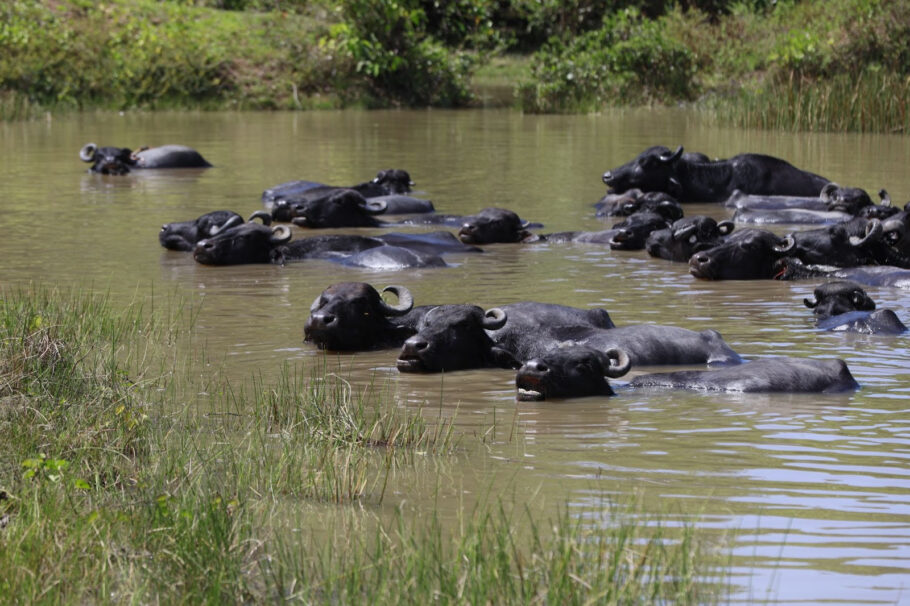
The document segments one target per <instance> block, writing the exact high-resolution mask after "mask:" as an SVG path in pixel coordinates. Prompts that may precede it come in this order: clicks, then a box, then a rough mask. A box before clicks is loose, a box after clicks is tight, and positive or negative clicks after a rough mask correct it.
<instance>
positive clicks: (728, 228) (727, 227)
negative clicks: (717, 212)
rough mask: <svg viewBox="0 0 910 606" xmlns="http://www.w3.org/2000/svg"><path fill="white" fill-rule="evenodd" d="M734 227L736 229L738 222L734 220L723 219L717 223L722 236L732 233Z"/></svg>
mask: <svg viewBox="0 0 910 606" xmlns="http://www.w3.org/2000/svg"><path fill="white" fill-rule="evenodd" d="M734 229H736V223H734V222H733V221H721V222H720V223H718V224H717V231H718V233H720V235H722V236H726V235H728V234H730V233H731V232H732V231H733V230H734Z"/></svg>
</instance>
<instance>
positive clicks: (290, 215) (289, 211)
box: [272, 189, 388, 228]
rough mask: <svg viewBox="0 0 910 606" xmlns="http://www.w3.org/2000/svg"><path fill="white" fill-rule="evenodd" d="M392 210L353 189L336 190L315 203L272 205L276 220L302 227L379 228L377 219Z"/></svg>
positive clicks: (381, 223) (295, 202)
mask: <svg viewBox="0 0 910 606" xmlns="http://www.w3.org/2000/svg"><path fill="white" fill-rule="evenodd" d="M386 210H388V206H387V205H386V203H385V202H382V201H378V200H375V199H373V198H370V199H369V200H368V199H367V198H364V197H363V196H362V195H361V194H359V193H358V192H356V191H354V190H353V189H335V190H333V191H332V193H330V194H328V195H326V196H325V197H322V198H317V199H314V200H302V201H299V200H298V201H290V200H280V201H278V202H276V203H275V204H274V205H273V206H272V218H273V219H275V220H276V221H290V222H292V223H294V225H299V226H300V227H311V228H326V227H379V226H381V225H385V223H384V222H383V221H380V220H378V219H376V218H375V217H376V215H381V214H382V213H384V212H386Z"/></svg>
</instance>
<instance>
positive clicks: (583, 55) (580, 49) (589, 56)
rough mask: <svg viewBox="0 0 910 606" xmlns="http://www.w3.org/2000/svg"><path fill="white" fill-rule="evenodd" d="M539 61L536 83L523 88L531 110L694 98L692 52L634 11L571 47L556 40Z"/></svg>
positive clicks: (611, 19) (609, 20)
mask: <svg viewBox="0 0 910 606" xmlns="http://www.w3.org/2000/svg"><path fill="white" fill-rule="evenodd" d="M534 62H535V63H534V65H533V67H532V77H533V80H532V81H531V82H526V83H522V84H521V86H520V89H519V94H520V97H521V104H522V107H523V108H524V109H525V110H528V111H539V112H548V111H563V110H567V109H569V110H584V109H595V108H598V107H602V106H603V105H606V104H608V103H613V104H623V105H625V104H634V103H653V102H663V103H667V102H675V101H680V100H688V99H691V98H693V96H694V94H695V86H694V83H693V77H694V75H695V63H694V59H693V56H692V53H691V52H690V51H689V50H688V49H686V48H685V47H684V46H682V45H681V44H680V43H679V42H677V41H675V40H673V39H671V38H670V37H668V36H667V35H666V33H665V31H664V28H663V25H662V22H661V21H649V20H646V19H643V18H642V16H641V14H640V13H639V12H638V11H637V10H633V9H627V10H625V11H622V12H620V13H616V14H615V15H611V16H610V17H608V18H606V19H605V20H604V25H603V27H602V28H601V29H600V30H597V31H594V32H589V33H587V34H584V35H582V36H579V37H578V38H576V39H575V40H573V41H571V42H569V43H568V44H566V43H564V42H562V41H560V40H556V39H553V40H551V41H550V42H549V43H548V44H547V45H546V46H545V47H544V48H543V49H542V50H541V51H540V52H538V53H537V54H536V55H535V57H534Z"/></svg>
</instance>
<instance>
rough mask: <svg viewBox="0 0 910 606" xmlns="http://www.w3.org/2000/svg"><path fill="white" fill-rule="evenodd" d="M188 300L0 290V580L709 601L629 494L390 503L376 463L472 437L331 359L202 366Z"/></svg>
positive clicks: (405, 595)
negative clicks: (412, 512)
mask: <svg viewBox="0 0 910 606" xmlns="http://www.w3.org/2000/svg"><path fill="white" fill-rule="evenodd" d="M195 314H196V311H195V310H194V309H193V307H192V306H191V305H187V304H186V303H185V302H181V301H177V300H173V299H171V300H167V301H156V302H155V304H154V305H150V306H149V307H148V308H146V307H143V306H141V305H130V306H128V307H127V308H126V309H123V310H118V309H114V308H113V306H112V305H111V304H110V302H109V301H108V300H107V299H105V298H104V297H96V296H90V295H87V294H83V293H79V292H69V293H64V292H59V291H55V290H48V289H44V288H40V287H35V288H28V289H23V290H19V291H7V292H3V293H2V294H0V379H2V380H0V439H2V443H3V444H4V448H3V450H2V452H0V479H2V480H0V569H2V570H3V571H4V574H2V575H0V592H2V594H3V595H7V596H15V597H16V600H17V601H20V602H24V603H33V602H39V601H43V602H63V603H86V602H90V603H96V602H109V601H113V602H118V603H121V602H186V603H218V604H223V603H239V602H255V603H259V602H270V601H276V600H293V601H295V602H302V603H313V602H324V601H338V602H342V603H348V602H353V601H362V600H369V601H374V602H376V603H398V604H401V603H415V604H425V603H428V602H431V601H441V602H444V603H461V602H465V601H467V602H470V603H497V604H504V603H528V602H534V601H537V600H540V599H545V601H547V602H553V603H559V604H572V603H579V604H581V603H588V602H589V601H592V600H593V601H598V602H604V603H629V602H642V601H654V600H657V601H668V602H673V603H699V604H701V603H715V602H719V601H722V598H723V596H724V595H725V593H724V592H725V591H726V589H725V585H724V583H723V576H722V575H720V574H719V571H720V570H721V565H722V564H723V560H722V559H718V557H719V556H718V555H717V554H716V553H715V552H713V551H712V548H713V547H716V546H713V545H712V544H711V543H710V542H708V541H706V540H704V539H703V538H702V537H701V536H700V535H699V534H697V533H696V532H695V531H694V526H693V525H692V524H684V525H682V527H680V526H679V524H678V523H673V524H672V525H667V526H666V527H664V526H663V525H661V524H660V520H659V518H654V517H652V516H643V515H642V514H641V512H640V511H638V510H636V508H635V506H634V503H625V504H617V503H612V502H609V501H604V508H603V510H602V514H601V516H600V517H599V518H598V519H596V520H592V519H579V518H576V517H574V516H571V515H569V512H568V508H567V507H566V506H562V507H561V508H559V512H558V513H554V514H546V513H543V514H542V513H540V512H539V510H538V509H537V508H535V507H534V506H533V505H532V504H529V503H526V502H523V503H517V502H514V503H513V502H511V501H510V500H509V499H508V498H507V497H505V496H504V495H505V494H506V491H502V490H498V491H497V492H496V495H498V496H491V497H490V498H489V499H488V501H487V502H485V503H481V504H478V505H476V506H473V507H462V508H461V509H460V510H459V512H458V514H457V519H448V518H447V516H445V515H440V513H439V512H438V511H423V512H421V514H420V515H419V516H416V517H411V516H409V515H408V513H407V511H405V510H403V509H399V508H394V507H392V508H389V507H387V506H386V497H387V494H386V489H387V486H388V484H389V479H390V476H391V475H395V474H403V473H409V472H410V471H414V470H418V473H420V472H419V470H420V469H422V468H424V467H426V466H427V465H429V466H430V467H432V466H434V465H438V464H440V463H442V462H444V461H447V460H454V459H457V458H458V456H459V453H460V452H464V451H465V450H470V449H474V448H478V447H479V448H482V446H483V445H482V443H481V442H480V441H478V440H477V438H476V437H471V436H462V435H457V434H456V433H455V431H454V428H453V424H452V421H451V420H446V419H443V418H435V417H434V415H433V414H432V413H427V412H426V411H424V410H421V409H419V408H417V409H412V408H406V409H402V408H399V407H398V406H397V405H396V404H395V403H391V402H388V401H387V400H386V399H385V397H384V396H383V395H382V389H381V388H379V387H377V386H374V385H358V384H352V383H350V382H349V381H348V380H347V379H345V378H344V377H339V376H337V375H336V374H335V373H334V372H333V370H332V369H330V368H328V363H327V361H323V363H322V364H317V365H316V366H315V367H314V368H311V369H304V368H300V367H287V368H285V369H284V370H283V371H282V373H281V376H280V378H279V379H278V380H276V381H275V382H268V383H266V382H263V381H262V380H260V379H256V378H253V379H251V380H250V381H249V382H248V383H246V384H244V385H237V384H230V383H228V382H227V381H226V380H224V379H220V378H218V377H217V376H213V375H212V372H211V368H210V366H211V365H210V364H206V365H205V366H206V367H207V368H208V371H207V372H206V373H203V374H199V369H200V367H199V362H200V360H201V359H204V357H205V355H204V353H203V352H201V351H199V350H198V349H196V348H193V347H191V345H192V343H193V338H194V328H193V323H194V318H195ZM190 352H192V355H188V354H189V353H190ZM256 375H257V373H256V372H253V376H254V377H255V376H256ZM194 377H195V378H194ZM200 380H201V383H200ZM492 429H494V428H488V429H487V430H486V431H484V432H482V435H488V433H489V431H490V430H492ZM511 431H512V432H515V428H512V429H511ZM431 473H432V472H431ZM415 489H416V488H415ZM721 557H722V556H721Z"/></svg>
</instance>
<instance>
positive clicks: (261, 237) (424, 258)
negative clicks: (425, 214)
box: [193, 223, 479, 269]
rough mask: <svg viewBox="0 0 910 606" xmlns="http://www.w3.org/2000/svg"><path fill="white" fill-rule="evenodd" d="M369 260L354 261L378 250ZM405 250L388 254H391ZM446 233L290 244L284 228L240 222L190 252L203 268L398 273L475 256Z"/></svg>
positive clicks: (333, 238)
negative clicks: (321, 263)
mask: <svg viewBox="0 0 910 606" xmlns="http://www.w3.org/2000/svg"><path fill="white" fill-rule="evenodd" d="M380 247H383V248H382V250H381V251H378V252H377V253H376V255H375V256H372V257H370V256H355V255H360V254H361V253H365V252H366V251H369V250H371V249H374V248H376V249H378V248H380ZM397 248H401V249H405V250H397V251H396V250H393V249H397ZM476 251H479V249H477V248H475V247H471V246H465V245H464V244H462V243H461V242H459V241H458V240H457V239H456V238H455V236H454V235H452V233H451V232H447V231H442V232H433V233H429V234H384V235H381V236H375V237H370V236H359V235H342V234H338V235H334V234H333V235H321V236H312V237H308V238H300V239H298V240H294V241H291V230H290V228H288V227H287V226H286V225H276V226H274V227H272V228H269V227H266V226H264V225H259V224H257V223H245V224H243V225H240V226H237V227H232V228H230V229H228V230H225V231H222V232H221V233H219V234H217V235H215V236H212V237H211V238H206V239H205V240H200V241H199V242H198V243H197V244H196V247H195V249H194V250H193V257H194V258H195V259H196V261H197V262H199V263H203V264H205V265H240V264H245V263H274V264H278V265H282V264H284V263H288V262H292V261H302V260H305V259H326V260H330V261H336V262H339V263H346V264H348V265H356V266H358V267H370V268H374V269H400V268H402V267H440V266H444V265H445V263H444V262H443V261H442V260H441V259H440V258H439V255H440V254H443V253H446V252H476Z"/></svg>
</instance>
